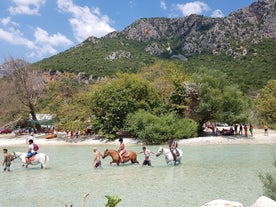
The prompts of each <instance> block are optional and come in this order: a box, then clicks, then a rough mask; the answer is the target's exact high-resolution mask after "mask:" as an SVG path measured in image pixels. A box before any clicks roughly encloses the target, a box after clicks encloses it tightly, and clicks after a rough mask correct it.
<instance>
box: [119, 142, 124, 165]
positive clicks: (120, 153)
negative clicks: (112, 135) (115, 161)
mask: <svg viewBox="0 0 276 207" xmlns="http://www.w3.org/2000/svg"><path fill="white" fill-rule="evenodd" d="M119 142H120V146H119V149H118V153H119V156H120V160H121V163H123V162H124V159H123V154H124V153H126V150H125V144H124V142H123V139H122V138H120V139H119Z"/></svg>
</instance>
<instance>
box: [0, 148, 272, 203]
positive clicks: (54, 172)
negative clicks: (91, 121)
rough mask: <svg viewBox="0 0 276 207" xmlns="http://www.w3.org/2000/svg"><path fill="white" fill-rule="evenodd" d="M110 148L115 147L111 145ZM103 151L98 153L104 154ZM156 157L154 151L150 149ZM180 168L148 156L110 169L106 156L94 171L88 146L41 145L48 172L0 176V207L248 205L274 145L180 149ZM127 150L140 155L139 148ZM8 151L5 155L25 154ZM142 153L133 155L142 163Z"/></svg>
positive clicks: (16, 165)
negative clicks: (112, 199)
mask: <svg viewBox="0 0 276 207" xmlns="http://www.w3.org/2000/svg"><path fill="white" fill-rule="evenodd" d="M108 147H109V148H114V149H115V148H117V146H113V147H110V146H108ZM106 148H107V146H100V147H98V149H99V150H100V151H101V152H103V151H104V150H105V149H106ZM148 148H149V149H150V150H152V151H154V152H156V151H157V149H158V148H159V146H149V147H148ZM180 148H181V149H182V150H183V151H184V157H183V160H182V164H181V165H179V166H176V167H173V166H167V165H166V163H165V160H164V156H162V157H158V158H157V157H155V156H153V155H152V165H153V167H143V168H142V167H141V166H139V165H136V164H134V165H131V164H124V165H123V166H116V165H112V166H110V165H109V162H110V161H111V158H110V157H107V158H105V159H104V160H103V161H102V168H101V169H96V170H95V169H94V168H93V166H92V163H93V158H94V156H93V152H92V147H91V146H40V151H41V152H45V153H46V154H48V155H49V157H50V162H49V168H48V169H46V170H41V169H40V167H39V166H38V165H37V166H31V167H30V168H28V169H25V168H23V167H21V163H20V162H19V160H15V161H14V162H13V163H12V166H11V169H12V172H10V173H8V172H6V173H1V174H0V180H1V189H0V195H1V196H0V206H1V207H2V206H3V207H4V206H5V207H6V206H28V207H35V206H36V207H37V206H61V207H62V206H65V205H66V204H67V205H68V206H70V204H73V206H74V207H75V206H82V202H83V201H82V195H83V193H84V192H86V193H89V194H90V195H89V196H88V197H87V200H86V205H85V206H87V207H103V206H104V205H105V204H106V203H107V199H106V198H105V197H104V196H105V195H118V196H119V197H120V198H121V199H122V201H121V202H120V203H119V204H118V207H132V206H151V207H155V206H156V207H157V206H159V207H160V206H185V207H197V206H201V205H203V204H204V203H206V202H208V201H210V200H214V199H219V198H220V199H226V200H231V201H238V202H241V203H243V205H244V206H248V205H250V204H252V203H254V201H255V200H256V199H257V198H259V197H260V196H261V195H262V192H263V189H262V183H261V182H260V180H259V178H258V173H263V172H269V171H271V170H273V166H272V163H273V156H274V155H275V153H276V145H216V146H214V145H212V146H181V147H180ZM128 149H132V150H135V151H137V152H139V151H141V146H132V147H128ZM24 150H25V147H21V148H18V147H10V148H9V151H24ZM143 159H144V155H143V154H139V155H138V160H139V162H140V163H142V161H143Z"/></svg>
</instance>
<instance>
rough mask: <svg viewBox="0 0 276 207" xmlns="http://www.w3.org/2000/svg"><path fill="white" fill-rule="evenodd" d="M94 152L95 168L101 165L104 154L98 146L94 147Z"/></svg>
mask: <svg viewBox="0 0 276 207" xmlns="http://www.w3.org/2000/svg"><path fill="white" fill-rule="evenodd" d="M93 152H94V168H98V167H101V165H102V162H101V157H103V155H102V154H101V153H100V152H99V151H98V150H97V148H96V147H94V149H93Z"/></svg>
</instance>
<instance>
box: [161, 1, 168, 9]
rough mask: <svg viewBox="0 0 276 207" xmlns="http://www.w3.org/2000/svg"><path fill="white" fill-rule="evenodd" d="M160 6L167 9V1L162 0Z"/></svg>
mask: <svg viewBox="0 0 276 207" xmlns="http://www.w3.org/2000/svg"><path fill="white" fill-rule="evenodd" d="M160 7H161V9H163V10H167V5H166V2H165V1H163V0H161V1H160Z"/></svg>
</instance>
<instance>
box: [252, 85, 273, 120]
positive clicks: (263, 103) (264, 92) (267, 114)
mask: <svg viewBox="0 0 276 207" xmlns="http://www.w3.org/2000/svg"><path fill="white" fill-rule="evenodd" d="M255 103H256V107H257V110H258V112H259V114H260V115H261V117H262V118H263V119H264V121H266V122H269V123H275V122H276V104H275V103H276V80H270V81H268V82H267V84H266V85H265V86H264V88H263V89H261V91H260V94H259V96H258V97H257V98H256V100H255Z"/></svg>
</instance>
